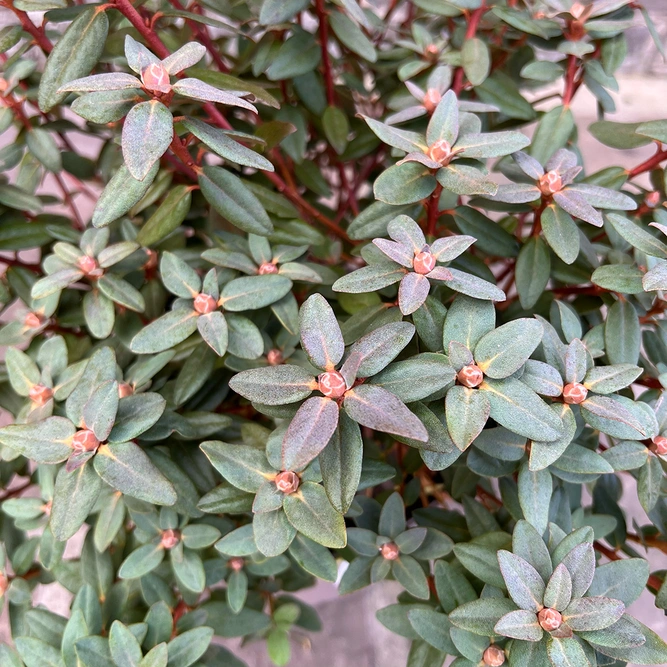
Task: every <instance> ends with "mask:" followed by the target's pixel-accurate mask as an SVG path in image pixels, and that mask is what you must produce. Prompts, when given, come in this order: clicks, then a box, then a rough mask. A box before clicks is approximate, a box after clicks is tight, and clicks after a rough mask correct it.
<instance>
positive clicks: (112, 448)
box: [93, 442, 176, 505]
mask: <svg viewBox="0 0 667 667" xmlns="http://www.w3.org/2000/svg"><path fill="white" fill-rule="evenodd" d="M93 462H94V465H95V470H96V471H97V474H98V475H99V476H100V477H101V478H102V479H103V480H104V481H105V482H106V483H107V484H109V485H110V486H112V487H113V488H114V489H117V490H118V491H121V492H122V493H125V494H127V495H128V496H132V497H133V498H138V499H139V500H145V501H147V502H149V503H154V504H156V505H173V504H174V503H175V502H176V492H175V491H174V487H173V486H172V485H171V483H170V482H169V481H168V480H167V479H166V478H165V477H164V476H163V475H162V473H161V472H160V471H159V470H158V469H157V468H156V467H155V466H154V465H153V463H152V462H151V460H150V459H149V458H148V456H146V454H145V453H144V451H143V450H142V449H141V448H140V447H139V446H137V445H136V444H134V443H133V442H120V443H113V444H109V445H102V446H101V447H100V448H99V449H98V450H97V454H96V456H95V458H94V459H93Z"/></svg>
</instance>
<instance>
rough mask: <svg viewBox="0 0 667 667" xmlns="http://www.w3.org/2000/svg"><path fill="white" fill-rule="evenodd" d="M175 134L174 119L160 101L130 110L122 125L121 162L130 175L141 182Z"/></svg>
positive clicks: (144, 103)
mask: <svg viewBox="0 0 667 667" xmlns="http://www.w3.org/2000/svg"><path fill="white" fill-rule="evenodd" d="M173 135H174V128H173V119H172V117H171V113H169V109H167V107H166V106H164V104H162V102H158V101H157V100H150V101H149V102H141V103H140V104H137V105H136V106H134V107H132V109H130V112H129V113H128V114H127V116H126V118H125V122H124V123H123V134H122V144H121V145H122V148H123V159H124V160H125V165H126V166H127V168H128V170H129V172H130V174H131V176H132V177H133V178H136V179H137V180H138V181H143V180H144V179H145V178H146V176H147V175H148V174H149V172H150V170H151V168H152V167H153V165H154V164H155V163H156V162H157V161H158V160H159V159H160V158H161V157H162V155H164V153H165V152H166V150H167V149H168V148H169V144H170V143H171V140H172V138H173Z"/></svg>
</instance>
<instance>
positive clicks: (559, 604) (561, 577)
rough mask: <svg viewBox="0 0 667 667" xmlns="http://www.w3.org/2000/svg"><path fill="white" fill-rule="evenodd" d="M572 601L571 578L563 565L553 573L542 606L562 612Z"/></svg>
mask: <svg viewBox="0 0 667 667" xmlns="http://www.w3.org/2000/svg"><path fill="white" fill-rule="evenodd" d="M571 599H572V577H571V576H570V573H569V572H568V571H567V568H566V567H565V565H563V563H559V564H558V566H557V567H556V569H555V570H554V571H553V574H552V575H551V577H550V579H549V581H548V582H547V587H546V590H545V592H544V606H545V607H550V608H552V609H557V610H558V611H563V610H564V609H565V608H566V607H567V606H568V604H570V600H571Z"/></svg>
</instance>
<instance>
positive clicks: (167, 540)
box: [160, 528, 181, 549]
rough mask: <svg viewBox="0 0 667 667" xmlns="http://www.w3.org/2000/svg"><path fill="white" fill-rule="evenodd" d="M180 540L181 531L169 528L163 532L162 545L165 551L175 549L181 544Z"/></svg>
mask: <svg viewBox="0 0 667 667" xmlns="http://www.w3.org/2000/svg"><path fill="white" fill-rule="evenodd" d="M180 539H181V534H180V532H179V531H177V530H174V529H173V528H167V530H163V531H162V537H161V539H160V545H161V546H162V548H163V549H173V548H174V547H175V546H176V545H177V544H178V543H179V541H180Z"/></svg>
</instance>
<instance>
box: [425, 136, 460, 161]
mask: <svg viewBox="0 0 667 667" xmlns="http://www.w3.org/2000/svg"><path fill="white" fill-rule="evenodd" d="M427 155H428V156H429V157H430V158H431V160H433V161H434V162H437V163H438V164H439V165H440V166H441V167H446V166H447V165H448V164H449V163H450V162H451V161H452V158H453V157H454V156H455V155H456V151H455V150H452V146H451V144H450V143H449V142H448V141H447V140H445V139H438V141H436V142H435V143H433V144H431V145H430V146H429V147H428V151H427Z"/></svg>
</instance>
